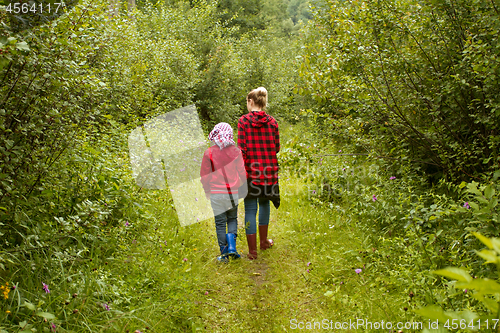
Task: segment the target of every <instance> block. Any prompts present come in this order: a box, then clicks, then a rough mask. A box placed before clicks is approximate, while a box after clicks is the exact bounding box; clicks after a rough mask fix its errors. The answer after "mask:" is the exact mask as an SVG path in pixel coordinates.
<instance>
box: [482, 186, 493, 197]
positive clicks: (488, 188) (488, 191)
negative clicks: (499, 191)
mask: <svg viewBox="0 0 500 333" xmlns="http://www.w3.org/2000/svg"><path fill="white" fill-rule="evenodd" d="M484 195H485V197H486V198H488V199H491V197H492V196H494V195H495V189H494V188H493V187H491V185H488V186H486V188H485V189H484Z"/></svg>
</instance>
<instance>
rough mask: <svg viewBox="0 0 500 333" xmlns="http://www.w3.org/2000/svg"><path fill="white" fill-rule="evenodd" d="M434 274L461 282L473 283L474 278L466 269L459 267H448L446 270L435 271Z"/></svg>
mask: <svg viewBox="0 0 500 333" xmlns="http://www.w3.org/2000/svg"><path fill="white" fill-rule="evenodd" d="M432 273H433V274H437V275H442V276H445V277H447V278H449V279H453V280H457V281H461V282H470V281H472V276H470V275H469V273H467V272H466V271H465V270H464V269H462V268H458V267H446V268H444V269H440V270H437V271H433V272H432Z"/></svg>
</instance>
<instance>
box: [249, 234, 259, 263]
mask: <svg viewBox="0 0 500 333" xmlns="http://www.w3.org/2000/svg"><path fill="white" fill-rule="evenodd" d="M247 243H248V256H247V257H248V259H250V260H254V259H257V234H250V235H248V234H247Z"/></svg>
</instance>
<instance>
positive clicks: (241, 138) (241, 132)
mask: <svg viewBox="0 0 500 333" xmlns="http://www.w3.org/2000/svg"><path fill="white" fill-rule="evenodd" d="M238 148H240V150H241V154H242V155H243V160H244V161H246V159H247V142H246V135H245V126H243V124H242V122H241V120H240V121H238Z"/></svg>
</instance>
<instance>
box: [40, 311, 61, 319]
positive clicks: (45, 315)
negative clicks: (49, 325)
mask: <svg viewBox="0 0 500 333" xmlns="http://www.w3.org/2000/svg"><path fill="white" fill-rule="evenodd" d="M36 315H37V316H39V317H43V318H45V319H47V320H52V319H55V318H56V316H54V315H53V314H52V313H48V312H37V313H36Z"/></svg>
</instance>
